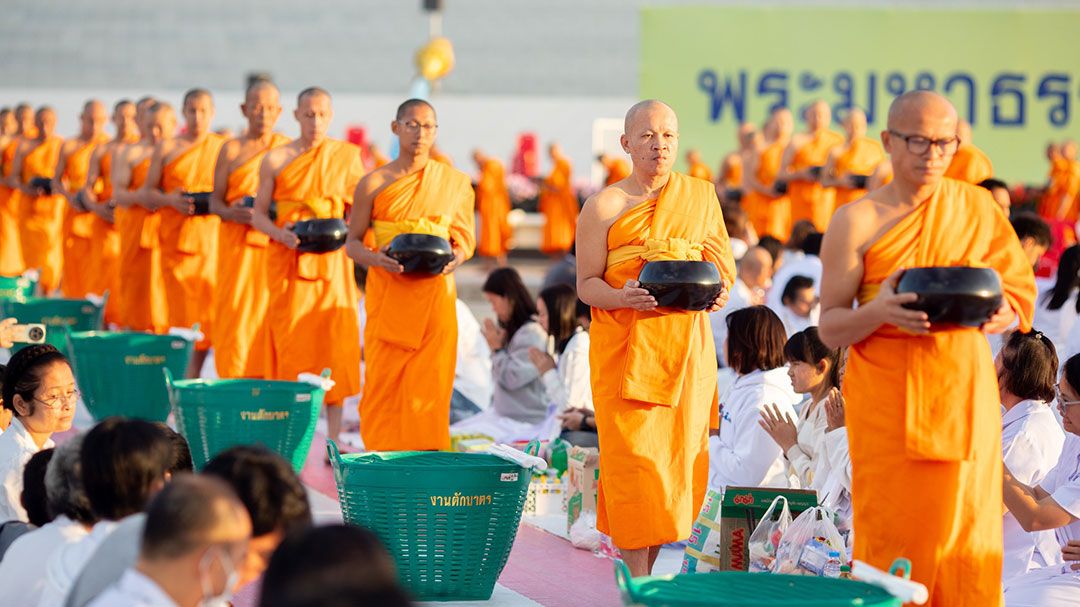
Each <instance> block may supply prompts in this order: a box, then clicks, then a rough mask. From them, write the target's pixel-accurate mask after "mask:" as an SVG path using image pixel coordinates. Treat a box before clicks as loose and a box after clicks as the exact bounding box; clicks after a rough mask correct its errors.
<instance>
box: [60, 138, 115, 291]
mask: <svg viewBox="0 0 1080 607" xmlns="http://www.w3.org/2000/svg"><path fill="white" fill-rule="evenodd" d="M108 141H109V136H108V135H106V134H104V133H102V134H101V135H100V136H98V137H97V138H96V139H93V140H91V141H88V142H85V143H82V144H81V145H80V146H79V147H78V148H76V149H75V151H73V152H71V153H70V154H69V155H68V157H67V159H66V160H65V162H64V175H63V180H64V183H65V184H66V185H67V190H68V191H69V192H78V191H79V190H81V189H83V187H84V186H85V185H86V173H87V172H88V171H89V170H90V156H91V155H92V154H93V153H94V149H95V148H96V147H97V146H99V145H101V144H103V143H106V142H108ZM93 189H94V190H95V192H94V193H95V194H99V193H100V192H101V182H100V180H99V181H98V182H97V183H95V184H94V187H93ZM64 208H65V209H66V211H65V217H64V276H63V279H62V280H61V281H60V291H61V292H62V293H63V294H64V297H67V298H70V299H82V298H83V297H86V295H87V294H88V293H94V294H96V295H102V292H101V291H94V290H92V289H91V288H90V287H91V285H93V284H95V283H97V284H100V283H101V281H100V279H98V278H97V276H98V274H99V272H101V270H102V268H100V267H97V266H94V265H92V263H91V262H92V261H93V255H94V241H93V236H94V219H95V218H96V216H95V215H94V214H93V213H91V212H90V211H82V212H80V211H76V210H75V209H74V208H73V207H71V206H70V205H66V206H65V207H64Z"/></svg>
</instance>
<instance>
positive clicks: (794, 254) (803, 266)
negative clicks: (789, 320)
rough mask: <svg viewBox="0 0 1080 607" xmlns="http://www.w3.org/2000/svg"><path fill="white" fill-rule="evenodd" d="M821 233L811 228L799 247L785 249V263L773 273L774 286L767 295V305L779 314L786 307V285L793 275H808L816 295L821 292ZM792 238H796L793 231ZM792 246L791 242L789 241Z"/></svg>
mask: <svg viewBox="0 0 1080 607" xmlns="http://www.w3.org/2000/svg"><path fill="white" fill-rule="evenodd" d="M821 236H822V235H821V233H820V232H817V231H814V230H811V231H810V232H808V233H807V234H806V235H805V236H804V237H803V238H802V240H801V241H800V242H799V246H798V249H796V250H791V249H785V250H784V263H783V264H782V265H781V266H780V268H779V269H777V270H776V273H775V274H774V275H773V286H774V288H772V289H769V292H768V293H766V295H765V305H767V306H769V307H770V308H772V309H773V311H774V312H776V313H777V314H779V313H780V309H781V308H783V307H784V303H783V297H782V296H783V294H784V287H785V286H786V285H787V283H788V281H789V280H791V278H792V277H793V276H806V277H808V278H811V279H813V281H814V295H815V296H816V295H820V294H821V273H822V265H821V258H820V257H818V254H819V253H820V252H821ZM792 238H793V239H794V238H795V234H794V232H792ZM788 246H789V247H790V246H791V243H788Z"/></svg>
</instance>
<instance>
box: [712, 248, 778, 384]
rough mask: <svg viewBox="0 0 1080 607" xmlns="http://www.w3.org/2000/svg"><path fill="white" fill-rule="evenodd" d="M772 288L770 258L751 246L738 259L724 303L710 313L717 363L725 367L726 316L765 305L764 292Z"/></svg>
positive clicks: (762, 250) (763, 251)
mask: <svg viewBox="0 0 1080 607" xmlns="http://www.w3.org/2000/svg"><path fill="white" fill-rule="evenodd" d="M771 286H772V255H770V254H769V252H768V251H766V250H765V249H763V248H761V247H752V248H751V249H750V250H749V251H747V252H746V254H745V255H743V257H742V259H741V260H739V269H738V274H737V276H736V277H735V283H734V284H733V285H731V288H730V289H728V291H729V292H730V293H731V296H730V298H729V299H728V302H727V304H725V305H724V307H723V308H720V309H719V310H717V311H715V312H709V324H710V325H711V326H712V332H713V343H714V344H715V345H716V364H717V366H719V367H724V366H726V364H725V363H724V355H723V351H724V339H725V338H726V337H727V317H728V315H729V314H731V313H732V312H734V311H735V310H741V309H743V308H748V307H750V306H760V305H761V304H763V303H765V292H766V291H768V290H769V287H771Z"/></svg>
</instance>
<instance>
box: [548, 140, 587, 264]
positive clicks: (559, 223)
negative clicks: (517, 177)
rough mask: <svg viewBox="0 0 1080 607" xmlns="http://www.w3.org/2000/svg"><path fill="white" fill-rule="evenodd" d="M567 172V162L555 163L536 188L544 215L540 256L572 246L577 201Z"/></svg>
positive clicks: (568, 248)
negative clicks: (541, 183)
mask: <svg viewBox="0 0 1080 607" xmlns="http://www.w3.org/2000/svg"><path fill="white" fill-rule="evenodd" d="M570 171H571V169H570V162H569V161H568V160H566V159H565V158H560V159H558V160H556V161H555V166H554V167H552V169H551V174H550V175H548V176H547V177H546V178H545V179H544V184H543V187H541V189H540V212H541V213H543V214H544V231H543V238H542V241H541V243H540V250H541V251H543V252H544V253H562V252H566V251H569V250H570V246H571V245H572V244H574V230H575V228H576V225H575V224H576V223H577V216H578V199H577V194H576V193H575V192H574V186H573V184H572V183H571V182H570Z"/></svg>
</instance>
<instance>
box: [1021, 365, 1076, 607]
mask: <svg viewBox="0 0 1080 607" xmlns="http://www.w3.org/2000/svg"><path fill="white" fill-rule="evenodd" d="M1077 386H1080V356H1073V357H1072V358H1070V359H1069V360H1068V361H1067V362H1066V363H1065V367H1064V369H1063V370H1062V372H1061V378H1060V379H1059V381H1058V385H1057V390H1056V392H1057V407H1058V412H1059V413H1061V420H1062V421H1061V423H1062V426H1063V427H1064V429H1065V432H1067V433H1068V434H1067V436H1066V437H1065V446H1064V447H1063V448H1062V450H1061V457H1060V458H1059V459H1058V462H1057V465H1055V466H1054V469H1053V470H1051V471H1050V472H1049V474H1047V475H1046V478H1044V479H1043V480H1042V482H1040V483H1039V484H1038V485H1036V486H1028V485H1025V484H1023V483H1021V482H1020V481H1018V480H1017V479H1016V477H1015V476H1014V475H1013V474H1012V472H1011V471H1010V470H1009V468H1008V466H1006V467H1005V482H1004V491H1003V496H1004V500H1005V506H1006V508H1008V510H1009V512H1010V513H1012V515H1013V516H1015V517H1016V521H1017V522H1018V523H1020V526H1021V527H1022V528H1023V529H1024V530H1025V531H1028V532H1031V531H1044V530H1053V531H1054V532H1055V535H1056V536H1057V540H1058V545H1059V546H1061V547H1062V548H1063V549H1064V548H1065V547H1066V546H1068V545H1069V544H1070V542H1073V543H1075V542H1076V541H1077V540H1080V390H1078V389H1077ZM1076 564H1077V563H1066V564H1064V565H1060V564H1054V565H1049V566H1047V567H1044V568H1042V569H1036V570H1035V571H1030V572H1028V573H1026V574H1024V575H1020V576H1017V577H1014V578H1012V579H1011V580H1005V605H1006V606H1007V607H1026V606H1031V607H1058V606H1062V607H1064V606H1066V605H1068V606H1074V605H1080V571H1078V570H1074V569H1073V567H1074V566H1076Z"/></svg>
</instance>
